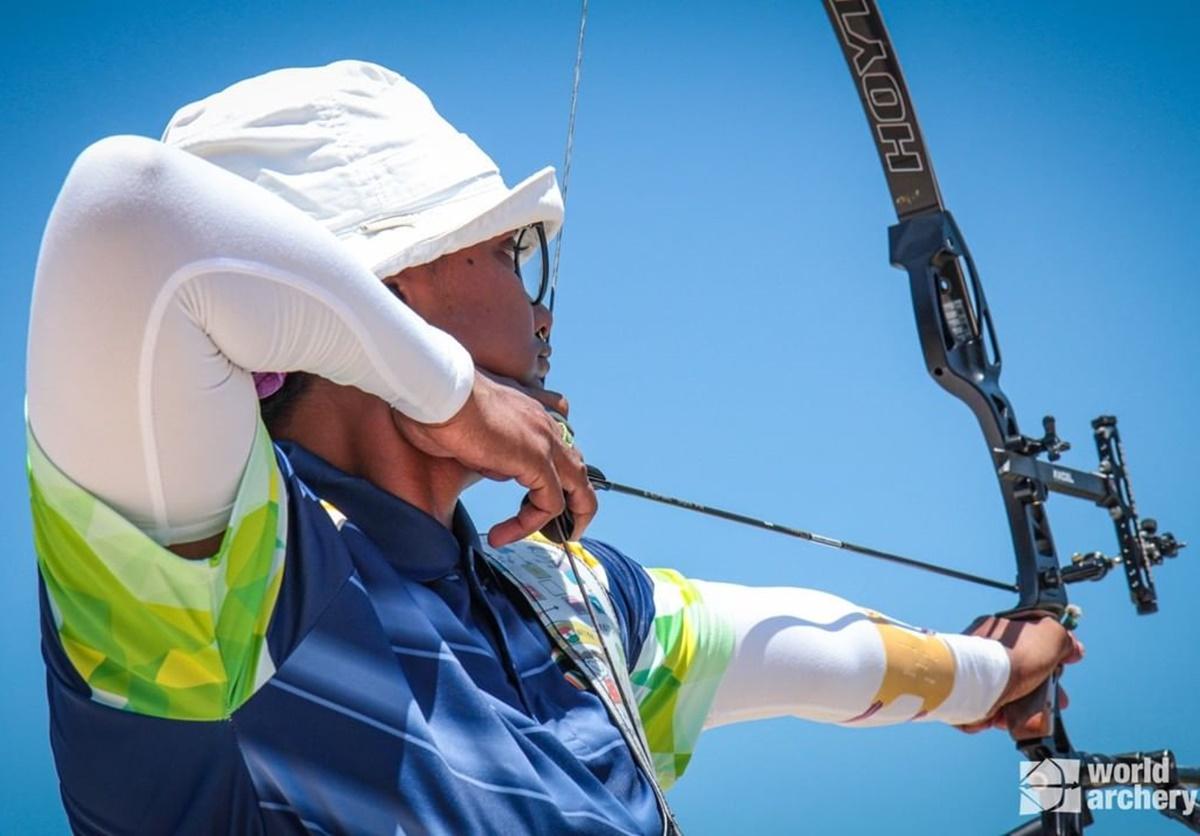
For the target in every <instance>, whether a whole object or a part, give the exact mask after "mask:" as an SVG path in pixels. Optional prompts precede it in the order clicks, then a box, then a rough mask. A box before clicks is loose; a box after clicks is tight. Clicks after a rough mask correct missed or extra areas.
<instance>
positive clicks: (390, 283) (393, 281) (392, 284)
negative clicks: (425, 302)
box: [383, 276, 408, 305]
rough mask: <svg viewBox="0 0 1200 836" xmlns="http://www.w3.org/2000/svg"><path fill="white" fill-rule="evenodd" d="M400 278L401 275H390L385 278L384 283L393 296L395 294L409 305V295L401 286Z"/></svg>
mask: <svg viewBox="0 0 1200 836" xmlns="http://www.w3.org/2000/svg"><path fill="white" fill-rule="evenodd" d="M398 279H399V276H390V277H388V278H386V279H384V280H383V285H384V287H386V288H387V289H388V290H389V291H391V293H392V295H393V296H395V297H396V298H397V299H399V300H400V301H401V302H403V303H404V304H405V305H407V304H408V296H407V295H406V294H405V293H404V289H403V288H402V287H400V282H399V281H398Z"/></svg>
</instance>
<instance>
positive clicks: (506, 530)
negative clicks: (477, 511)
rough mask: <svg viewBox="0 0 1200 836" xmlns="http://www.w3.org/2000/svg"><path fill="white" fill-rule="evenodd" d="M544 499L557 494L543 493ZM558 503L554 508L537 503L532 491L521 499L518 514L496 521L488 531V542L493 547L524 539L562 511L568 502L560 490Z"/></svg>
mask: <svg viewBox="0 0 1200 836" xmlns="http://www.w3.org/2000/svg"><path fill="white" fill-rule="evenodd" d="M542 496H543V501H545V498H546V497H547V496H550V497H553V496H555V494H553V493H551V494H543V495H542ZM557 497H558V503H557V505H556V506H555V507H554V508H551V509H546V508H542V507H541V506H539V505H538V504H537V500H536V499H535V498H534V494H533V493H532V492H531V493H529V494H527V495H526V496H525V499H523V500H522V501H521V508H520V510H518V511H517V514H516V516H513V517H509V518H508V519H506V520H504V521H503V522H499V523H496V524H495V525H494V526H492V528H491V529H490V530H489V531H488V543H489V544H490V545H491V546H492V547H493V548H497V549H498V548H500V547H501V546H507V545H508V544H509V543H515V542H517V541H518V540H524V539H525V538H526V537H528V536H529V535H531V534H533V533H534V532H535V531H540V530H541V529H542V528H544V527H545V526H546V525H548V524H549V523H550V521H551V520H553V519H554V518H555V517H557V516H558V515H559V514H561V513H562V509H563V508H564V507H565V505H566V503H565V502H564V501H563V495H562V492H561V491H560V492H559V493H558V494H557Z"/></svg>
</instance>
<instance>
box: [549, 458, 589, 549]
mask: <svg viewBox="0 0 1200 836" xmlns="http://www.w3.org/2000/svg"><path fill="white" fill-rule="evenodd" d="M559 452H560V454H561V459H560V460H559V467H558V475H559V477H560V478H561V479H562V490H563V495H564V498H565V500H566V506H567V508H569V509H570V510H571V515H572V516H573V517H574V519H575V526H574V530H572V531H570V532H568V536H569V537H570V538H571V539H572V540H578V539H579V538H580V537H582V536H583V532H584V531H585V530H586V529H587V527H588V525H590V524H591V522H592V519H593V518H594V517H595V516H596V509H597V508H598V503H597V500H596V489H595V488H593V487H592V483H591V481H590V480H589V479H588V475H587V464H585V463H584V461H583V456H582V455H580V453H579V451H578V450H577V449H575V448H574V447H567V446H566V445H565V444H563V445H562V449H561V450H560V451H559Z"/></svg>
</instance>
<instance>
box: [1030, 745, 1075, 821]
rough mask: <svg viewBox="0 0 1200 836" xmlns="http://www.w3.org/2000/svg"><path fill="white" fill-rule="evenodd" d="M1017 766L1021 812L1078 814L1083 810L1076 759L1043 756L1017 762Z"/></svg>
mask: <svg viewBox="0 0 1200 836" xmlns="http://www.w3.org/2000/svg"><path fill="white" fill-rule="evenodd" d="M1019 768H1020V776H1021V810H1020V812H1021V815H1023V816H1027V815H1031V814H1033V813H1078V812H1080V811H1081V810H1082V809H1083V790H1082V789H1081V788H1080V784H1079V761H1078V760H1075V759H1073V758H1043V759H1042V760H1040V761H1021V762H1020V767H1019Z"/></svg>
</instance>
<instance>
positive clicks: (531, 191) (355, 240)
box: [339, 167, 563, 279]
mask: <svg viewBox="0 0 1200 836" xmlns="http://www.w3.org/2000/svg"><path fill="white" fill-rule="evenodd" d="M539 221H541V222H542V223H544V224H545V225H546V238H547V239H553V238H554V236H555V235H557V234H558V231H559V229H561V228H562V221H563V199H562V193H561V192H559V190H558V181H557V179H556V178H555V176H554V169H553V168H552V167H546V168H543V169H542V170H541V171H538V172H536V173H534V174H532V175H530V176H529V177H526V178H525V179H524V180H522V181H521V182H520V183H518V184H517V185H516V186H514V187H513V188H511V189H506V190H500V189H496V190H493V191H487V192H484V193H482V194H476V195H472V196H470V197H465V198H462V199H460V200H456V201H451V202H448V203H444V204H442V205H440V206H436V207H433V208H431V209H427V210H425V211H423V212H421V213H420V214H417V215H412V216H410V217H407V218H405V217H397V218H395V219H394V221H393V222H394V224H395V225H394V226H389V227H387V228H384V229H380V230H379V231H374V232H371V231H364V230H363V229H361V228H359V229H354V230H351V231H350V232H347V233H343V234H342V235H340V236H339V238H340V240H341V241H342V242H343V243H345V244H346V245H347V246H348V247H349V248H350V249H351V250H352V251H353V252H354V254H355V255H356V256H357V257H358V259H359V261H360V262H361V263H363V264H365V265H366V266H367V267H369V268H370V270H371V272H373V273H374V274H375V275H376V276H378V277H379V278H381V279H384V278H387V277H388V276H394V275H395V274H397V273H399V272H400V271H402V270H405V269H407V268H409V267H415V266H416V265H418V264H428V263H429V262H431V261H434V260H436V259H438V258H441V257H442V256H444V255H447V254H448V253H452V252H457V251H458V250H461V249H465V248H466V247H471V246H474V245H475V244H479V243H481V242H483V241H489V240H491V239H492V238H496V237H497V236H500V235H503V234H505V233H506V232H512V231H513V230H515V229H520V228H521V227H523V226H528V225H529V224H532V223H537V222H539ZM387 223H388V221H387V220H385V221H384V224H387Z"/></svg>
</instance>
